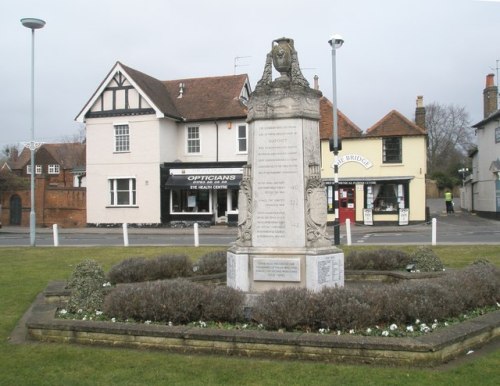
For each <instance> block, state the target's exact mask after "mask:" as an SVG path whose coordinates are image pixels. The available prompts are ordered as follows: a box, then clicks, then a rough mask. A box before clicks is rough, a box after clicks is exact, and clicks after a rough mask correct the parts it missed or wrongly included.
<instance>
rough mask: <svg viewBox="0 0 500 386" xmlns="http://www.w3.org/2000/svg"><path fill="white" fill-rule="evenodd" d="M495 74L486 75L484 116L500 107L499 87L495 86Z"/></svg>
mask: <svg viewBox="0 0 500 386" xmlns="http://www.w3.org/2000/svg"><path fill="white" fill-rule="evenodd" d="M494 79H495V75H494V74H488V75H486V87H485V88H484V91H483V104H484V118H487V117H489V116H490V115H491V114H492V113H494V112H495V111H497V109H498V87H497V86H495V80H494Z"/></svg>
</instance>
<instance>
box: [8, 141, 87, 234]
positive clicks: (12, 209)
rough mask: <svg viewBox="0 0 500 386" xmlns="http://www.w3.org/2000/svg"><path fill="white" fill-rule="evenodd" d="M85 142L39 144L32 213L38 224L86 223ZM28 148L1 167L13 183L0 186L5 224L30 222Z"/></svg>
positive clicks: (82, 224) (73, 225)
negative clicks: (34, 214) (0, 187)
mask: <svg viewBox="0 0 500 386" xmlns="http://www.w3.org/2000/svg"><path fill="white" fill-rule="evenodd" d="M85 164H86V162H85V144H82V143H52V144H42V145H41V146H40V147H39V148H38V149H37V150H36V153H35V213H36V224H37V225H38V226H51V225H52V224H59V225H60V226H62V227H77V226H84V225H85V224H86V211H85V198H86V191H85ZM31 172H32V171H31V151H30V150H29V149H26V148H25V149H23V151H22V152H21V154H19V156H18V157H17V156H16V157H14V160H13V161H12V162H8V167H4V168H3V173H4V176H9V175H10V178H11V181H15V182H16V183H15V184H12V185H11V186H7V187H5V188H4V189H2V190H1V192H0V193H1V202H0V204H1V206H2V213H1V219H0V222H1V223H2V224H4V225H21V226H27V225H29V214H30V211H31V186H30V185H31V184H30V180H31Z"/></svg>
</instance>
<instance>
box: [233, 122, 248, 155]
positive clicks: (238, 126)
mask: <svg viewBox="0 0 500 386" xmlns="http://www.w3.org/2000/svg"><path fill="white" fill-rule="evenodd" d="M241 127H244V128H245V137H240V128H241ZM243 139H244V140H245V150H240V141H242V140H243ZM236 153H238V154H248V125H246V124H239V125H237V130H236Z"/></svg>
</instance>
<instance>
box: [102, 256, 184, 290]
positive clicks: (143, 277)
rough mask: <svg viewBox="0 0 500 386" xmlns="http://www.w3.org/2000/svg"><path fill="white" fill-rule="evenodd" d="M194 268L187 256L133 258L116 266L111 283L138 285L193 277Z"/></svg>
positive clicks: (111, 270) (109, 277)
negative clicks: (144, 282)
mask: <svg viewBox="0 0 500 386" xmlns="http://www.w3.org/2000/svg"><path fill="white" fill-rule="evenodd" d="M192 273H193V266H192V263H191V260H190V259H189V257H187V256H186V255H162V256H158V257H156V258H154V259H145V258H143V257H132V258H130V259H126V260H123V261H122V262H120V263H118V264H116V265H114V266H113V267H111V269H110V270H109V272H108V280H109V281H110V282H111V283H114V284H115V283H137V282H143V281H148V280H164V279H173V278H178V277H187V276H191V275H192Z"/></svg>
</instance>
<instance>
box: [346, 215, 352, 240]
mask: <svg viewBox="0 0 500 386" xmlns="http://www.w3.org/2000/svg"><path fill="white" fill-rule="evenodd" d="M345 232H346V236H347V245H351V244H352V240H351V220H350V219H348V218H347V219H346V220H345Z"/></svg>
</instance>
